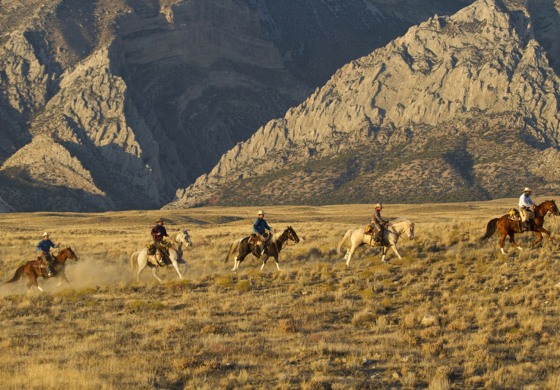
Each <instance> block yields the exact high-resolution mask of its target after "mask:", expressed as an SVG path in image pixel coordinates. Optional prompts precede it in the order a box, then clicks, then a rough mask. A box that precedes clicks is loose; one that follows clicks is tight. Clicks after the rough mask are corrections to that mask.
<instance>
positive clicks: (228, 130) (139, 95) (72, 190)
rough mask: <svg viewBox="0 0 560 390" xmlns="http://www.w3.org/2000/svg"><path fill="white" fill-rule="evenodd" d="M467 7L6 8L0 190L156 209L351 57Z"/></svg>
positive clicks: (38, 4) (317, 0)
mask: <svg viewBox="0 0 560 390" xmlns="http://www.w3.org/2000/svg"><path fill="white" fill-rule="evenodd" d="M471 2H472V1H471V0H453V1H449V0H430V1H425V2H422V4H421V5H419V4H418V2H417V1H414V0H394V1H385V0H383V1H379V0H349V1H345V2H333V1H327V0H314V1H308V2H295V1H290V2H278V1H272V0H242V1H237V0H235V1H234V0H210V1H208V0H188V1H187V0H161V1H157V0H134V1H129V0H98V1H86V0H46V1H44V0H43V1H37V0H25V1H22V0H10V1H4V2H2V7H1V8H0V44H1V46H0V121H1V123H2V125H1V126H0V137H1V138H2V140H3V142H2V143H1V144H0V165H1V167H0V183H2V186H0V196H1V197H2V198H3V199H4V200H5V201H6V202H8V203H9V204H10V205H12V206H13V207H14V208H16V209H17V210H30V211H31V210H76V211H85V210H105V209H113V208H116V209H124V208H153V207H159V206H161V205H162V204H164V203H165V202H168V201H169V200H171V199H172V198H173V196H174V193H175V190H176V189H177V188H178V187H182V186H185V185H186V184H189V183H191V182H193V181H194V180H195V179H196V178H197V177H198V176H199V175H200V174H202V173H204V172H207V171H208V170H210V169H211V168H212V166H214V165H215V164H216V163H217V162H218V161H219V159H220V157H221V155H222V154H223V153H224V152H226V151H227V150H228V149H230V148H231V147H233V146H234V145H235V144H236V143H237V142H239V141H241V140H245V139H247V138H248V137H249V136H250V135H251V134H253V132H254V131H255V129H257V128H258V127H259V126H260V125H262V124H263V123H266V122H267V121H268V120H270V119H271V118H275V117H281V116H282V115H284V113H285V112H286V110H287V109H288V108H289V107H291V106H294V105H297V104H298V103H299V102H301V101H303V99H304V98H305V97H306V96H308V95H309V94H310V93H311V91H312V90H313V89H314V88H316V87H317V86H319V85H322V84H323V83H324V82H326V80H327V79H328V78H329V77H330V76H331V75H332V74H333V73H334V71H335V70H336V69H337V68H338V67H340V66H342V65H343V64H344V63H346V62H348V61H350V60H351V59H354V58H357V57H359V56H361V55H364V54H366V53H369V52H371V51H372V50H374V49H375V48H377V47H380V46H382V45H385V44H386V43H387V42H389V41H391V40H392V39H394V38H395V37H397V36H399V35H401V34H402V33H404V31H406V29H407V28H408V27H410V26H411V25H414V24H416V23H418V22H420V21H422V20H425V19H427V18H428V17H430V16H431V15H433V14H436V13H437V14H440V15H446V14H451V13H453V12H455V11H457V10H458V9H460V8H462V7H464V6H465V5H467V4H470V3H471ZM41 137H47V138H48V139H49V140H50V141H45V138H41ZM42 148H49V149H48V150H40V149H42ZM38 158H39V160H36V159H38ZM41 159H42V160H41ZM41 161H44V164H45V166H44V167H43V168H40V165H41V163H40V162H41ZM38 164H39V165H38ZM59 167H60V168H59ZM57 169H60V173H59V174H58V176H57V181H55V182H54V183H55V184H53V182H52V179H53V178H52V177H51V176H49V175H46V176H45V172H50V171H51V170H54V172H56V171H57ZM77 186H82V187H81V188H78V187H77ZM61 194H62V195H61Z"/></svg>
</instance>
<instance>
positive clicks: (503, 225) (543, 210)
mask: <svg viewBox="0 0 560 390" xmlns="http://www.w3.org/2000/svg"><path fill="white" fill-rule="evenodd" d="M548 213H551V214H553V215H560V211H558V207H557V206H556V202H555V201H554V200H545V201H544V202H542V203H541V204H539V205H538V206H537V207H536V208H535V218H534V219H533V222H534V223H533V226H532V228H531V231H533V232H535V235H536V236H537V239H536V240H535V241H533V243H532V244H531V246H535V245H537V244H538V243H539V242H541V241H542V239H543V235H542V233H544V234H546V235H547V236H548V239H549V240H550V242H552V243H553V242H554V241H553V240H552V237H551V236H550V233H549V232H548V230H546V229H545V228H543V225H544V217H545V216H546V215H547V214H548ZM496 230H498V231H499V232H500V241H499V245H500V250H501V251H502V254H504V255H505V254H506V252H505V251H504V241H505V239H506V237H507V236H509V242H510V243H511V245H512V246H513V247H514V248H517V249H519V250H523V248H521V247H520V246H519V245H517V243H516V242H515V241H514V235H515V233H523V232H522V231H521V229H520V226H519V221H514V220H512V219H510V218H509V216H508V215H507V214H506V215H503V216H501V217H500V218H494V219H491V220H490V221H489V222H488V224H487V225H486V233H485V234H484V236H482V237H481V238H480V241H483V240H486V239H487V238H490V237H492V236H493V235H494V233H495V232H496Z"/></svg>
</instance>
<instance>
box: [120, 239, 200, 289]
mask: <svg viewBox="0 0 560 390" xmlns="http://www.w3.org/2000/svg"><path fill="white" fill-rule="evenodd" d="M174 241H175V244H177V246H176V247H173V246H172V247H171V248H169V260H170V261H171V264H172V265H173V268H175V271H177V274H178V275H179V279H183V275H181V271H179V264H184V265H185V270H186V268H187V267H188V264H187V261H186V260H185V259H183V249H182V245H183V244H185V249H186V248H187V247H188V246H189V245H190V246H192V241H191V236H190V234H189V232H188V231H187V229H185V230H183V231H181V232H179V233H177V235H176V236H175V239H174ZM136 265H137V266H138V271H137V272H136V281H138V282H139V281H140V273H142V271H143V270H144V268H146V266H148V267H150V268H152V275H154V278H156V279H157V280H158V281H159V282H160V283H163V280H161V278H160V277H159V276H158V275H157V272H158V268H159V267H165V265H159V263H158V261H157V260H156V259H155V255H149V254H148V248H144V249H140V250H138V251H136V252H134V253H133V254H131V255H130V267H131V268H132V270H133V271H134V269H135V267H136Z"/></svg>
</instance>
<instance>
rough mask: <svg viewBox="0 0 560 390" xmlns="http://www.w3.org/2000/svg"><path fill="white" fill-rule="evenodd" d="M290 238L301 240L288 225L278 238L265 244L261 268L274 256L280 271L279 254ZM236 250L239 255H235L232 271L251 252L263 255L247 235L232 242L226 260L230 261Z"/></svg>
mask: <svg viewBox="0 0 560 390" xmlns="http://www.w3.org/2000/svg"><path fill="white" fill-rule="evenodd" d="M288 240H290V241H293V242H295V243H296V244H297V243H298V242H299V237H298V235H297V234H296V232H295V230H294V229H292V227H291V226H288V227H287V228H286V230H284V231H283V232H282V234H280V236H278V238H276V237H272V238H271V239H270V240H269V241H268V243H266V244H265V250H264V254H263V256H264V257H263V259H262V262H263V263H262V266H261V270H262V269H263V268H264V265H265V264H266V261H267V260H268V258H269V257H270V256H272V257H274V262H275V263H276V268H278V271H280V266H279V265H278V255H279V253H280V251H281V250H282V248H284V245H285V244H286V243H287V242H288ZM235 251H238V252H237V256H235V259H234V264H233V268H232V271H236V270H237V269H238V268H239V264H241V262H242V261H243V260H244V259H245V257H247V255H248V254H249V253H252V254H253V255H254V256H256V257H258V258H260V257H261V255H260V253H258V252H257V251H256V250H255V247H254V245H253V244H252V243H251V242H249V237H245V238H242V239H240V240H235V241H234V242H233V244H231V247H230V248H229V252H228V254H227V255H226V260H225V261H228V259H229V257H230V256H231V255H232V254H233V253H234V252H235Z"/></svg>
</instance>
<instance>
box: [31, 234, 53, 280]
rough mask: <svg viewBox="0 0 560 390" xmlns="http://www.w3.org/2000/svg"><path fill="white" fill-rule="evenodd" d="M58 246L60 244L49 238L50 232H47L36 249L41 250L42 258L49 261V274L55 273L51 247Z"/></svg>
mask: <svg viewBox="0 0 560 390" xmlns="http://www.w3.org/2000/svg"><path fill="white" fill-rule="evenodd" d="M57 247H58V245H55V243H54V242H52V241H51V240H50V239H49V233H47V232H45V233H43V239H42V240H41V241H39V243H38V244H37V247H36V250H37V251H38V252H39V251H40V252H41V254H40V255H39V257H40V258H42V259H43V260H44V261H45V262H46V263H47V274H48V276H53V275H54V269H53V264H52V263H53V261H54V259H53V257H52V255H51V248H57Z"/></svg>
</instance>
